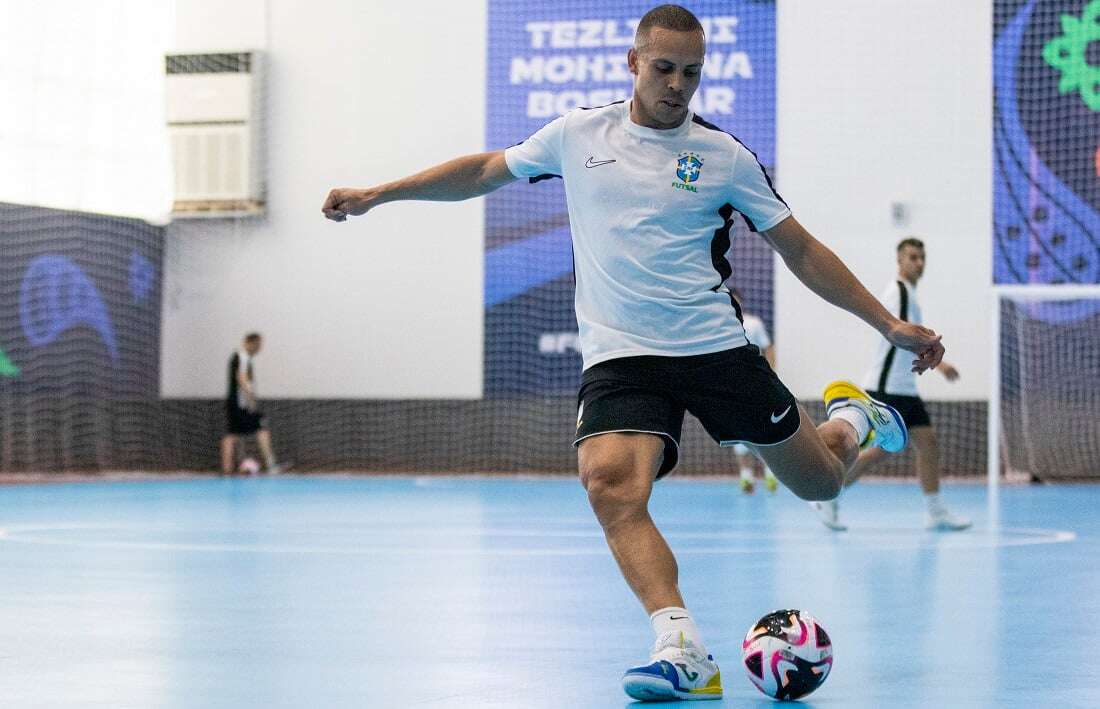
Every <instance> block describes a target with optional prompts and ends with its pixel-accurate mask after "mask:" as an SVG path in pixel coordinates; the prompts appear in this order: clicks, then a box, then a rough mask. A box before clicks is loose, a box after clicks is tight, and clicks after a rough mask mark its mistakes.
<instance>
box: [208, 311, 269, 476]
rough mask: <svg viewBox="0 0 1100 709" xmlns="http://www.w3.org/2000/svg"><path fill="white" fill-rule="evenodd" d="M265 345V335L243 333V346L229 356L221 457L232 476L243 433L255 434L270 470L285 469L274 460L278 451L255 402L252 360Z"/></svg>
mask: <svg viewBox="0 0 1100 709" xmlns="http://www.w3.org/2000/svg"><path fill="white" fill-rule="evenodd" d="M262 346H263V338H262V337H261V336H260V334H259V333H258V332H250V333H248V334H247V335H245V336H244V340H243V342H241V349H239V350H237V351H236V352H234V353H233V356H232V357H230V358H229V386H228V391H227V392H226V397H225V415H226V424H227V428H226V434H225V435H224V436H222V441H221V458H222V473H223V474H224V475H231V474H233V472H234V471H235V470H236V469H237V443H238V442H239V441H240V438H241V436H251V435H253V434H255V436H256V444H257V445H258V446H259V447H260V455H262V456H263V459H264V465H265V466H266V467H267V472H269V473H272V474H277V473H280V472H282V470H281V468H280V467H279V464H278V463H277V462H276V461H275V452H274V450H273V449H272V447H271V432H270V431H269V430H268V428H267V420H266V418H265V417H264V415H263V412H262V411H260V407H259V404H258V403H257V401H256V387H255V383H254V378H253V371H252V359H253V357H255V356H256V355H257V354H258V353H259V351H260V348H261V347H262Z"/></svg>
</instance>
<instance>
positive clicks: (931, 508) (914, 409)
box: [811, 237, 971, 531]
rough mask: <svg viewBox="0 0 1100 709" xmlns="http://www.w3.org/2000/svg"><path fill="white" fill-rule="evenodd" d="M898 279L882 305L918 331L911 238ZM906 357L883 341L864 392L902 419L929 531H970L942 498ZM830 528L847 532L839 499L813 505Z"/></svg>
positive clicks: (945, 370) (867, 461)
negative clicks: (914, 456) (913, 450)
mask: <svg viewBox="0 0 1100 709" xmlns="http://www.w3.org/2000/svg"><path fill="white" fill-rule="evenodd" d="M897 259H898V274H897V278H895V279H894V280H892V281H890V283H889V284H887V286H886V288H885V290H884V291H883V294H882V304H883V305H884V306H886V308H887V309H888V310H889V311H890V312H891V313H894V314H895V315H896V316H897V317H898V318H899V319H901V320H906V321H908V322H911V323H914V324H917V325H920V324H921V323H922V322H923V317H922V315H921V308H920V302H919V301H918V300H917V282H918V281H920V279H921V276H923V275H924V264H925V253H924V242H922V241H921V240H920V239H916V238H913V237H910V238H907V239H903V240H902V241H901V242H900V243H899V244H898V248H897ZM906 359H908V357H907V356H906V353H905V352H901V351H899V350H898V348H897V347H895V346H894V345H892V344H890V342H888V341H887V340H885V339H882V340H879V343H878V349H877V351H876V353H875V360H874V363H873V364H872V365H871V369H870V370H868V372H867V374H866V376H864V378H863V387H864V388H865V389H867V390H868V392H869V393H870V394H871V396H873V397H874V398H876V399H878V400H880V401H884V402H886V403H888V404H890V405H891V406H893V407H894V408H895V409H897V410H898V413H900V414H901V417H902V418H903V419H905V424H906V426H907V428H908V429H909V435H910V436H911V437H912V440H913V447H914V448H916V452H917V477H918V478H919V479H920V486H921V491H922V492H923V493H924V501H925V506H926V508H927V510H926V513H925V527H926V528H927V529H930V530H934V531H959V530H963V529H967V528H968V527H970V524H971V523H970V520H968V519H966V518H965V517H959V516H958V515H955V514H952V512H951V511H950V510H949V509H947V505H946V504H944V502H943V500H942V499H941V498H940V474H941V471H940V446H939V440H938V439H937V437H936V429H935V428H933V426H932V417H931V416H930V415H929V414H928V410H927V409H926V408H925V406H924V401H922V400H921V398H920V393H919V392H918V391H917V377H916V375H915V374H913V372H912V371H910V368H909V367H906V366H905V364H904V362H905V360H906ZM936 371H937V372H939V373H940V374H942V375H943V376H944V377H945V378H946V379H947V381H949V382H953V381H955V380H956V379H958V378H959V372H958V370H957V369H955V368H954V367H953V366H951V365H950V364H948V363H947V362H943V361H941V362H940V363H939V365H938V366H937V367H936ZM886 455H887V453H886V452H885V451H884V450H882V449H881V448H868V449H867V450H865V451H863V452H862V453H860V454H859V459H858V460H857V461H856V464H855V465H854V466H853V467H852V469H851V470H849V471H848V475H847V477H846V478H845V480H844V486H845V488H847V487H849V486H850V485H852V484H853V483H855V481H856V480H858V479H859V478H860V476H861V475H863V474H864V473H865V472H867V470H868V469H870V468H872V467H873V466H874V465H875V464H876V463H878V462H880V461H881V460H882V459H883V458H885V457H886ZM811 504H812V505H813V506H814V507H815V508H816V509H817V511H818V513H819V514H820V516H821V521H822V523H824V525H825V526H826V527H828V528H829V529H832V530H835V531H844V530H845V529H847V526H846V525H845V524H844V523H843V522H841V521H840V516H839V505H838V503H837V499H836V498H834V499H832V500H825V501H821V502H813V503H811Z"/></svg>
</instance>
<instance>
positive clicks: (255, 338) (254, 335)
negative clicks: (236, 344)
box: [244, 332, 264, 342]
mask: <svg viewBox="0 0 1100 709" xmlns="http://www.w3.org/2000/svg"><path fill="white" fill-rule="evenodd" d="M262 339H264V337H263V335H261V334H260V333H258V332H250V333H248V334H247V335H245V336H244V341H245V342H259V341H260V340H262Z"/></svg>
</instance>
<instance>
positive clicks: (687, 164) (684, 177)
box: [672, 153, 703, 192]
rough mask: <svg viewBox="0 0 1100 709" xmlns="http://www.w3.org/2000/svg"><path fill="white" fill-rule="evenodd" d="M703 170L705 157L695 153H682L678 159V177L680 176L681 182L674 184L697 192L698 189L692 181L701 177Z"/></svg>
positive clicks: (678, 187)
mask: <svg viewBox="0 0 1100 709" xmlns="http://www.w3.org/2000/svg"><path fill="white" fill-rule="evenodd" d="M702 170H703V159H702V158H701V157H699V156H698V155H696V154H695V153H681V154H680V158H679V159H678V160H677V161H676V177H679V178H680V182H673V183H672V186H673V187H676V188H677V189H681V190H688V191H689V192H697V191H698V190H696V189H695V188H694V187H692V186H691V183H692V182H695V181H696V180H698V179H699V173H700V172H702Z"/></svg>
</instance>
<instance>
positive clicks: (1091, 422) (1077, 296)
mask: <svg viewBox="0 0 1100 709" xmlns="http://www.w3.org/2000/svg"><path fill="white" fill-rule="evenodd" d="M996 293H997V301H998V302H997V307H996V308H995V309H994V317H995V318H996V321H995V328H996V331H997V336H996V337H995V338H994V340H993V346H994V348H995V350H994V351H995V355H994V357H993V362H992V365H993V369H994V374H995V377H994V388H993V392H992V396H991V399H990V403H991V406H990V417H991V418H990V456H991V471H992V472H1003V473H1004V474H1005V475H1006V476H1007V477H1008V478H1009V479H1012V478H1017V479H1019V478H1030V479H1037V480H1044V481H1047V480H1052V481H1053V480H1059V481H1095V480H1100V286H1000V287H997V289H996Z"/></svg>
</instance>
